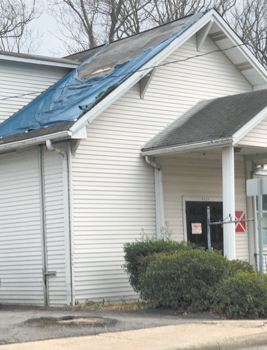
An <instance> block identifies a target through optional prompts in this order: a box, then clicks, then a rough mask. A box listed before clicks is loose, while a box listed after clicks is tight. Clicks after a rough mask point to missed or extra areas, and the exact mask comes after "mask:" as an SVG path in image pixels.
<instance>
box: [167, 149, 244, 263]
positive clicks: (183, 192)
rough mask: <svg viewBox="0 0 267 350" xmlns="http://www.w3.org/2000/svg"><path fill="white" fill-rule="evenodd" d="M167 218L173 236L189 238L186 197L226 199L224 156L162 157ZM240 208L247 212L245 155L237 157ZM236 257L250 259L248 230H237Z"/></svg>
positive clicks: (176, 238) (207, 199) (188, 154)
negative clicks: (244, 231)
mask: <svg viewBox="0 0 267 350" xmlns="http://www.w3.org/2000/svg"><path fill="white" fill-rule="evenodd" d="M160 164H161V167H162V172H163V194H164V212H165V221H166V222H167V223H168V226H169V228H170V230H171V231H172V238H173V239H175V240H177V241H181V240H184V239H185V240H186V239H187V238H186V236H185V235H184V220H185V214H184V209H185V208H184V207H183V206H184V200H186V199H187V200H193V201H194V200H196V198H197V200H200V201H202V200H203V201H209V200H214V199H215V200H218V201H222V158H221V155H211V154H202V153H199V154H190V153H187V154H183V155H180V156H177V157H161V158H160ZM235 201H236V211H245V212H246V181H245V165H244V158H243V157H242V156H235ZM236 258H237V259H242V260H249V251H248V232H246V233H236Z"/></svg>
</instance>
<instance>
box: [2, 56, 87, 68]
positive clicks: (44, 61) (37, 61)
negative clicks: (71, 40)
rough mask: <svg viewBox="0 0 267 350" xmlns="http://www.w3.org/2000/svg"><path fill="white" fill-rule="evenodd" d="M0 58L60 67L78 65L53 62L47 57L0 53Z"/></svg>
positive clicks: (74, 66) (75, 64)
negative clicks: (39, 57)
mask: <svg viewBox="0 0 267 350" xmlns="http://www.w3.org/2000/svg"><path fill="white" fill-rule="evenodd" d="M0 60H4V61H13V62H22V63H29V64H39V65H42V66H54V67H61V68H72V69H75V68H77V67H79V65H80V64H78V63H74V62H73V63H63V62H62V63H61V62H53V61H50V60H49V59H47V60H45V59H40V60H38V59H36V58H26V57H16V56H6V55H1V54H0Z"/></svg>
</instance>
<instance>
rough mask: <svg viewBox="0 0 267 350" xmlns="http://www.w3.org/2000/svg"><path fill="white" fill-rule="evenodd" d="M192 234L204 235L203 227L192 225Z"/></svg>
mask: <svg viewBox="0 0 267 350" xmlns="http://www.w3.org/2000/svg"><path fill="white" fill-rule="evenodd" d="M191 228H192V234H193V235H201V234H202V225H201V224H191Z"/></svg>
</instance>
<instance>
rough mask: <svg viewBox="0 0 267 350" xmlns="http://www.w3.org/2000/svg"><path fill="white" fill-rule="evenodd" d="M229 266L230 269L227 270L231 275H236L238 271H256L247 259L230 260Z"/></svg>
mask: <svg viewBox="0 0 267 350" xmlns="http://www.w3.org/2000/svg"><path fill="white" fill-rule="evenodd" d="M228 268H229V271H228V272H227V274H228V275H229V276H234V275H235V274H236V273H237V272H241V271H243V272H245V271H248V272H249V273H253V272H254V267H253V266H252V265H251V264H250V263H249V262H247V261H243V260H238V259H236V260H231V261H229V260H228Z"/></svg>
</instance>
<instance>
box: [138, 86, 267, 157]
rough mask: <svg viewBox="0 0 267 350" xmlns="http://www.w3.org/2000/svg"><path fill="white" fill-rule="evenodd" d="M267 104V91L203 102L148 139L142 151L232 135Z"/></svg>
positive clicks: (219, 138) (213, 139)
mask: <svg viewBox="0 0 267 350" xmlns="http://www.w3.org/2000/svg"><path fill="white" fill-rule="evenodd" d="M266 106H267V90H260V91H254V92H249V93H243V94H238V95H232V96H226V97H221V98H216V99H212V100H206V101H201V102H199V103H197V104H196V105H195V106H194V107H192V108H191V109H190V110H188V111H187V112H186V113H184V114H183V115H182V116H181V117H179V118H177V119H176V120H175V121H174V122H173V123H172V124H170V125H169V126H167V127H166V128H165V129H164V130H162V131H161V132H160V133H159V134H157V135H156V136H155V137H153V138H152V139H151V140H150V141H148V142H147V143H146V144H145V146H144V147H143V149H142V151H143V152H146V151H151V150H156V149H162V148H167V147H172V146H179V145H186V144H194V143H198V142H205V141H215V140H222V139H225V138H230V137H232V136H233V135H234V133H235V132H236V131H238V130H239V129H240V128H241V127H242V126H244V125H245V124H246V123H247V122H249V121H250V120H251V119H252V118H253V117H255V116H256V115H257V114H258V113H259V112H260V111H261V110H262V109H263V108H265V107H266Z"/></svg>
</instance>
